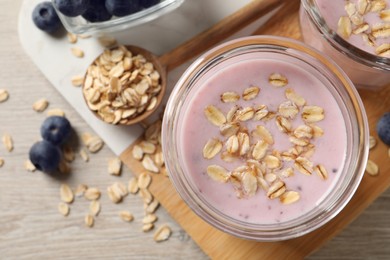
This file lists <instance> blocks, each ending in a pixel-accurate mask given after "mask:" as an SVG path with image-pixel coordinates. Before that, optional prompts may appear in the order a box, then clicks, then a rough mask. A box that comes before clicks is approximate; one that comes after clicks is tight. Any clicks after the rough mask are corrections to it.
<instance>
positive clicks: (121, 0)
mask: <svg viewBox="0 0 390 260" xmlns="http://www.w3.org/2000/svg"><path fill="white" fill-rule="evenodd" d="M106 9H107V11H108V12H109V13H110V14H112V15H115V16H118V17H122V16H126V15H129V14H133V13H136V12H138V11H140V10H141V9H142V8H141V5H140V3H139V0H106Z"/></svg>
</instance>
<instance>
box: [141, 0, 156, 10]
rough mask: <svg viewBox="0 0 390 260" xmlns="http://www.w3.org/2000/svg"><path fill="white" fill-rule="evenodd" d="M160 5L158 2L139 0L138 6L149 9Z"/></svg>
mask: <svg viewBox="0 0 390 260" xmlns="http://www.w3.org/2000/svg"><path fill="white" fill-rule="evenodd" d="M158 3H160V0H140V5H141V6H142V7H143V8H149V7H151V6H153V5H156V4H158Z"/></svg>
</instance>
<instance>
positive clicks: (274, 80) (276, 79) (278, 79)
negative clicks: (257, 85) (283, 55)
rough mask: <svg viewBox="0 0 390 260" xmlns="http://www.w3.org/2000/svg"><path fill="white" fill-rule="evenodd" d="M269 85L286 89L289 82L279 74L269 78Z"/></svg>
mask: <svg viewBox="0 0 390 260" xmlns="http://www.w3.org/2000/svg"><path fill="white" fill-rule="evenodd" d="M269 83H270V84H271V85H273V86H274V87H284V86H286V85H287V84H288V80H287V78H286V77H285V76H283V75H281V74H279V73H273V74H271V75H270V76H269Z"/></svg>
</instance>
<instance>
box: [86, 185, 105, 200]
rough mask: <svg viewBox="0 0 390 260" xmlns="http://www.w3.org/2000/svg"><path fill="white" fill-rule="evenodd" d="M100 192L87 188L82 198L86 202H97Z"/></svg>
mask: <svg viewBox="0 0 390 260" xmlns="http://www.w3.org/2000/svg"><path fill="white" fill-rule="evenodd" d="M100 195H101V193H100V191H99V189H98V188H88V189H87V190H86V191H85V192H84V197H85V198H86V199H87V200H98V199H99V198H100Z"/></svg>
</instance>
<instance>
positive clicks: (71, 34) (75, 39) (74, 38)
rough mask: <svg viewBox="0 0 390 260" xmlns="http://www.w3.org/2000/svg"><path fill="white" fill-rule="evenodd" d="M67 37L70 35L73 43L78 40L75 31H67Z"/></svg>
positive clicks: (69, 38) (70, 40)
mask: <svg viewBox="0 0 390 260" xmlns="http://www.w3.org/2000/svg"><path fill="white" fill-rule="evenodd" d="M67 37H68V41H69V42H70V43H72V44H74V43H76V42H77V35H76V34H73V33H70V32H68V33H67Z"/></svg>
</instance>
